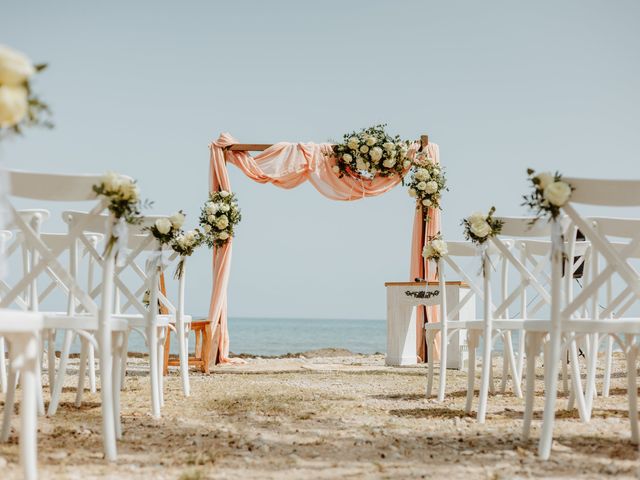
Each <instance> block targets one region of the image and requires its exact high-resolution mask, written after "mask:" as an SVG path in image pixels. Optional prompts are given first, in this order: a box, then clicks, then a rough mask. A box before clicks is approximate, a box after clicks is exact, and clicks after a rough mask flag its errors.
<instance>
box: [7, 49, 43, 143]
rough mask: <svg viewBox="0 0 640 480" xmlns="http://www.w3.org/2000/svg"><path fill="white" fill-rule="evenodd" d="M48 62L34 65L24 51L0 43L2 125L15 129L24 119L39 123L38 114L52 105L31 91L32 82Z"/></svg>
mask: <svg viewBox="0 0 640 480" xmlns="http://www.w3.org/2000/svg"><path fill="white" fill-rule="evenodd" d="M44 68H45V65H33V63H32V62H31V60H29V59H28V58H27V57H26V56H25V55H24V54H22V53H20V52H17V51H15V50H13V49H11V48H9V47H7V46H5V45H0V128H13V129H15V130H16V131H19V129H18V125H19V124H20V123H21V122H23V121H25V122H26V121H28V122H29V123H31V124H37V123H38V114H39V113H40V112H41V111H43V110H47V109H48V107H47V106H46V105H45V104H43V103H42V102H40V101H39V100H38V99H37V98H36V97H34V96H33V95H32V94H31V93H30V92H31V88H30V85H29V82H30V80H31V77H32V76H33V75H34V74H35V73H36V72H38V71H40V70H43V69H44Z"/></svg>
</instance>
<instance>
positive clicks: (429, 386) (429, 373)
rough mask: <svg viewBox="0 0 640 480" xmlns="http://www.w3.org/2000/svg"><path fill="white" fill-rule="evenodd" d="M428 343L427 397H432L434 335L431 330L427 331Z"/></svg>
mask: <svg viewBox="0 0 640 480" xmlns="http://www.w3.org/2000/svg"><path fill="white" fill-rule="evenodd" d="M425 340H426V344H427V398H431V395H432V394H433V371H434V365H433V347H434V346H433V343H434V342H433V335H432V332H431V331H427V332H426V339H425Z"/></svg>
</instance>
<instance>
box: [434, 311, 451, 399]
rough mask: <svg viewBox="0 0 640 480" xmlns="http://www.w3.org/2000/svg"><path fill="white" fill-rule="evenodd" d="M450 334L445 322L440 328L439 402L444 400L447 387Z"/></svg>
mask: <svg viewBox="0 0 640 480" xmlns="http://www.w3.org/2000/svg"><path fill="white" fill-rule="evenodd" d="M448 334H449V332H447V329H446V328H445V327H444V324H443V325H442V327H441V329H440V383H439V384H438V401H439V402H442V401H444V394H445V389H446V388H447V350H448V346H449V345H448V343H449V342H448ZM434 340H435V339H434ZM434 344H435V342H434Z"/></svg>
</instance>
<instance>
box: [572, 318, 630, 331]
mask: <svg viewBox="0 0 640 480" xmlns="http://www.w3.org/2000/svg"><path fill="white" fill-rule="evenodd" d="M562 329H563V330H564V331H566V332H585V333H629V334H632V335H640V318H638V317H636V318H619V319H606V320H580V319H577V320H569V321H566V322H564V324H563V327H562Z"/></svg>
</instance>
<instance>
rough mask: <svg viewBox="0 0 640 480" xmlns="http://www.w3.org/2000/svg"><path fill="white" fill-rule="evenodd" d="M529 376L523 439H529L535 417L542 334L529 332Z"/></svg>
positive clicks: (527, 377) (526, 388) (527, 349)
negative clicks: (537, 367)
mask: <svg viewBox="0 0 640 480" xmlns="http://www.w3.org/2000/svg"><path fill="white" fill-rule="evenodd" d="M526 341H527V347H526V353H527V376H526V387H525V404H524V419H523V422H522V439H523V440H528V439H529V434H530V432H531V420H532V419H533V402H534V400H535V396H536V358H537V353H538V349H539V348H540V335H539V334H537V333H529V334H527V339H526Z"/></svg>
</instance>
